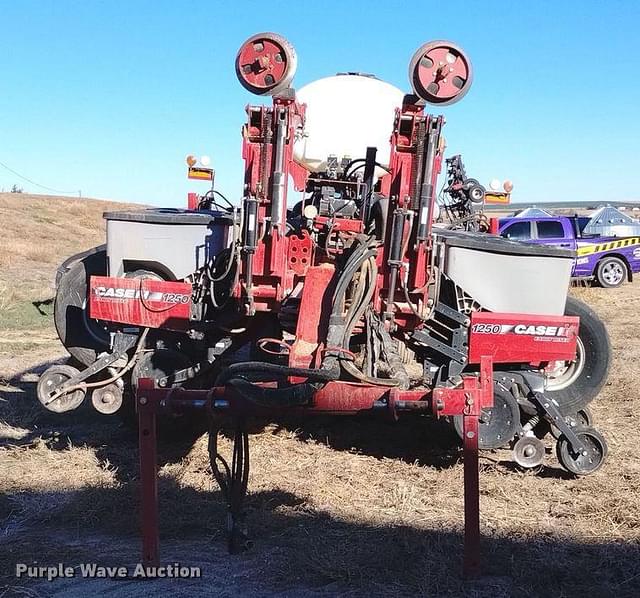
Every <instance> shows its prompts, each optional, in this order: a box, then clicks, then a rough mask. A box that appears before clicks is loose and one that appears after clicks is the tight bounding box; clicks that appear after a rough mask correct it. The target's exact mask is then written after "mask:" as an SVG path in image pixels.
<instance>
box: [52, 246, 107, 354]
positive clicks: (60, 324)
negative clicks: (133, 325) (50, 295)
mask: <svg viewBox="0 0 640 598" xmlns="http://www.w3.org/2000/svg"><path fill="white" fill-rule="evenodd" d="M106 273H107V253H106V251H105V250H101V251H97V252H96V253H92V254H90V255H87V256H85V257H84V258H82V259H81V260H78V261H77V262H76V263H75V264H73V265H72V266H71V267H70V268H69V270H67V271H66V272H65V273H64V274H63V275H62V277H61V278H60V281H59V283H58V290H57V292H56V298H55V303H54V310H53V319H54V323H55V326H56V330H57V332H58V337H59V338H60V340H61V341H62V344H63V345H64V346H65V348H66V349H67V351H69V353H70V354H71V356H72V357H74V358H75V359H77V360H78V361H79V362H80V363H81V364H83V365H91V364H92V363H93V362H94V361H95V360H96V359H97V357H98V354H99V353H102V352H103V351H106V350H108V349H109V332H108V330H107V328H106V327H105V325H104V324H103V323H101V322H100V321H98V320H92V319H91V318H90V317H89V306H88V303H89V301H88V299H89V297H88V289H89V278H90V277H91V276H104V275H106Z"/></svg>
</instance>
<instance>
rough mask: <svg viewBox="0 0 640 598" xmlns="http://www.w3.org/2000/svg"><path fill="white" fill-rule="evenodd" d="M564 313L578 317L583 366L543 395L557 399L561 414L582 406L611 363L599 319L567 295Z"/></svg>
mask: <svg viewBox="0 0 640 598" xmlns="http://www.w3.org/2000/svg"><path fill="white" fill-rule="evenodd" d="M564 313H565V314H566V315H568V316H578V317H579V318H580V329H579V332H578V337H579V340H580V341H581V343H582V346H583V348H584V354H583V360H584V366H583V367H582V371H581V372H580V374H579V375H578V376H577V378H576V379H575V380H574V381H573V382H572V383H571V384H570V385H569V386H567V387H566V388H562V389H559V390H547V391H545V393H544V394H545V396H548V397H549V398H550V399H554V400H555V401H556V402H557V404H558V407H559V409H560V412H561V413H562V415H573V414H575V413H576V412H577V411H579V410H580V409H584V408H585V407H586V406H587V404H588V403H590V402H591V401H592V400H593V399H594V398H595V397H596V396H597V395H598V393H599V392H600V390H601V389H602V387H603V386H604V384H605V382H606V381H607V378H608V376H609V368H610V366H611V341H610V340H609V334H608V333H607V329H606V327H605V325H604V323H603V322H602V320H601V319H600V318H599V317H598V315H597V314H596V313H595V312H594V311H593V310H592V309H591V308H590V307H589V306H588V305H586V304H585V303H583V302H582V301H578V299H574V298H573V297H567V303H566V306H565V310H564Z"/></svg>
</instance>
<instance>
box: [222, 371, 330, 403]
mask: <svg viewBox="0 0 640 598" xmlns="http://www.w3.org/2000/svg"><path fill="white" fill-rule="evenodd" d="M227 384H228V385H229V386H231V387H232V388H233V389H234V390H236V391H237V392H238V393H239V394H240V395H242V396H243V397H244V398H245V399H247V400H249V401H251V402H252V403H255V404H256V405H260V406H263V407H304V406H305V405H308V404H309V403H310V401H311V399H312V398H313V395H314V394H315V393H316V391H317V390H318V388H319V387H318V385H317V384H310V383H308V382H302V383H300V384H292V385H291V386H288V387H286V388H265V387H264V386H258V385H257V384H253V383H251V382H249V381H248V380H245V379H244V378H231V380H229V381H228V382H227Z"/></svg>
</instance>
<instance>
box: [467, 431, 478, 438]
mask: <svg viewBox="0 0 640 598" xmlns="http://www.w3.org/2000/svg"><path fill="white" fill-rule="evenodd" d="M475 435H476V433H475V432H471V431H469V432H467V438H474V437H475Z"/></svg>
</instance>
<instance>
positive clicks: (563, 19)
mask: <svg viewBox="0 0 640 598" xmlns="http://www.w3.org/2000/svg"><path fill="white" fill-rule="evenodd" d="M0 23H2V36H1V37H0V73H1V77H2V88H1V91H0V162H3V163H4V164H6V165H8V166H9V167H11V168H13V169H14V170H16V171H18V172H20V173H21V174H23V175H25V176H27V177H29V178H31V179H33V180H34V181H36V182H39V183H42V184H43V185H46V186H49V187H53V188H56V189H60V190H77V189H81V190H82V193H83V195H85V196H91V197H100V198H107V199H117V200H128V201H137V202H145V203H150V204H156V205H168V206H180V205H183V204H184V203H185V197H186V193H187V191H188V190H189V189H194V190H198V189H200V190H204V189H203V185H204V183H198V182H189V181H187V180H186V177H185V166H184V156H185V155H186V154H187V153H191V152H194V153H196V154H197V155H201V154H208V155H210V156H211V157H212V161H213V165H214V167H215V168H216V171H217V182H218V184H217V186H218V188H219V189H220V190H221V191H223V192H224V193H225V194H227V195H228V196H229V197H230V198H233V199H237V198H238V197H239V196H240V194H241V188H242V184H241V180H242V161H241V158H240V128H241V125H242V123H243V120H244V106H245V105H246V104H247V103H249V102H253V103H259V101H260V100H259V98H256V97H255V96H251V95H250V94H249V93H248V92H246V91H245V90H244V89H243V88H241V87H240V85H239V83H238V82H237V80H236V77H235V72H234V66H233V65H234V59H235V54H236V52H237V50H238V47H239V46H240V44H241V43H242V42H243V41H244V39H246V38H247V37H248V36H249V35H251V34H253V33H256V32H259V31H276V32H279V33H281V34H282V35H284V36H285V37H286V38H288V39H289V40H290V41H291V42H292V43H293V45H294V46H295V48H296V50H297V53H298V73H297V76H296V79H295V84H296V85H297V86H298V87H300V86H302V85H304V84H305V83H308V82H310V81H313V80H314V79H317V78H320V77H323V76H327V75H332V74H335V73H336V72H338V71H364V72H370V73H375V74H376V75H377V76H378V77H380V78H381V79H384V80H386V81H389V82H390V83H392V84H394V85H397V86H398V87H401V88H403V89H407V90H408V87H409V85H408V79H407V65H408V62H409V60H410V58H411V56H412V54H413V53H414V51H415V50H416V49H417V48H418V47H419V46H420V45H421V44H422V43H424V42H426V41H429V40H431V39H450V40H452V41H455V42H457V43H459V44H460V45H461V46H462V47H464V48H465V49H466V51H467V52H468V54H469V56H470V57H471V60H472V62H473V66H474V73H475V74H474V76H475V80H474V84H473V87H472V89H471V91H470V92H469V94H468V95H467V96H466V97H465V98H464V99H463V100H462V101H461V102H460V103H458V104H456V105H454V106H451V107H447V108H444V109H441V111H442V112H444V114H445V115H446V117H447V126H446V128H445V136H446V138H447V141H448V153H449V154H451V153H462V154H463V156H464V157H465V161H466V164H467V171H468V173H469V174H470V175H472V176H474V177H475V178H478V179H479V180H481V181H482V182H485V183H486V182H488V181H489V179H491V178H499V179H504V178H511V179H512V180H513V181H514V183H515V189H514V194H513V199H514V201H529V202H542V201H545V200H559V199H562V200H572V199H575V200H579V199H584V200H590V201H591V200H612V199H624V200H627V199H638V200H640V190H639V185H638V182H637V180H638V179H637V176H638V173H639V172H640V157H639V155H640V154H639V153H638V149H637V145H638V138H639V137H640V117H639V116H638V111H639V110H640V77H639V76H638V75H639V74H640V57H639V53H638V51H637V49H636V47H635V46H636V45H637V39H638V33H637V28H638V26H639V24H640V2H637V1H634V0H627V1H621V0H610V1H607V2H596V1H595V0H583V1H577V0H576V1H571V0H565V1H560V0H556V1H553V2H549V1H547V0H536V1H535V2H534V1H531V2H524V1H523V2H518V1H514V2H506V1H504V2H497V1H496V2H489V1H486V2H482V1H478V2H471V1H468V2H462V1H455V0H448V1H447V2H429V1H423V2H419V3H414V4H411V3H408V2H395V1H393V0H387V1H385V2H375V1H368V2H366V1H362V2H348V1H346V0H342V1H340V2H334V1H332V0H325V1H323V2H314V3H307V2H301V1H299V2H291V1H289V2H280V1H276V0H271V1H269V2H264V1H261V2H254V1H248V0H244V1H242V2H213V1H205V0H203V1H201V2H189V3H184V2H178V1H174V2H164V1H159V0H156V1H154V2H141V1H136V0H130V1H128V2H115V1H105V2H99V1H97V0H84V1H82V2H74V1H71V0H57V1H53V0H50V1H48V2H45V1H31V0H21V1H19V2H15V1H14V0H0ZM390 126H391V124H390ZM13 183H17V184H19V185H20V186H22V187H24V189H25V190H26V191H32V192H44V191H42V190H39V189H38V188H37V187H35V186H33V185H31V184H29V183H26V182H24V181H21V180H20V179H18V178H17V177H16V176H15V175H13V174H11V173H9V172H7V171H6V170H4V169H3V168H0V188H5V189H7V188H10V187H11V185H12V184H13Z"/></svg>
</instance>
